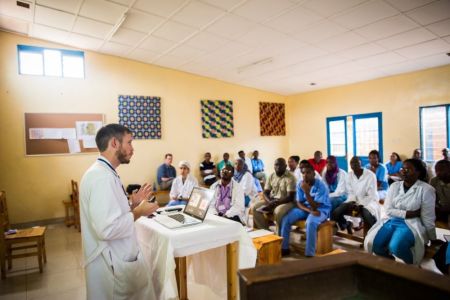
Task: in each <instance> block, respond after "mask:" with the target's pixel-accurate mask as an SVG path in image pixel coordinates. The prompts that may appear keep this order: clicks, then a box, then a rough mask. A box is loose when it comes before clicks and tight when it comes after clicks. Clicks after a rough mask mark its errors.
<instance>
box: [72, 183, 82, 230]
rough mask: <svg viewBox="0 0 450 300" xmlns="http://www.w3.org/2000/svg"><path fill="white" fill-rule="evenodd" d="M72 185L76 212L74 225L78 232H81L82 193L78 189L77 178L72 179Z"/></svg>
mask: <svg viewBox="0 0 450 300" xmlns="http://www.w3.org/2000/svg"><path fill="white" fill-rule="evenodd" d="M71 185H72V195H71V198H72V205H73V212H74V226H75V229H77V230H78V232H81V224H80V193H79V190H78V182H76V181H75V180H71Z"/></svg>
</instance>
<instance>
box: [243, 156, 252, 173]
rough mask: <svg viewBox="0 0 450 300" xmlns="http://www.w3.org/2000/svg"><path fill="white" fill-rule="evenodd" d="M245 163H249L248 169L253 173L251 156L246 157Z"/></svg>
mask: <svg viewBox="0 0 450 300" xmlns="http://www.w3.org/2000/svg"><path fill="white" fill-rule="evenodd" d="M245 164H246V165H247V167H248V170H249V171H250V173H251V174H253V165H252V160H251V159H250V158H249V157H246V158H245Z"/></svg>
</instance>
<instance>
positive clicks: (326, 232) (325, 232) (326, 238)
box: [294, 220, 336, 254]
mask: <svg viewBox="0 0 450 300" xmlns="http://www.w3.org/2000/svg"><path fill="white" fill-rule="evenodd" d="M335 224H336V223H335V222H334V221H325V222H323V223H322V224H320V225H319V227H318V228H317V242H316V254H325V253H328V252H331V251H333V228H334V226H335ZM294 225H295V226H297V228H298V229H299V230H300V232H301V233H303V234H305V235H306V231H305V229H306V220H301V221H297V222H296V223H295V224H294Z"/></svg>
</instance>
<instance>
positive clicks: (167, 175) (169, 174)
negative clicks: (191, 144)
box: [156, 153, 177, 190]
mask: <svg viewBox="0 0 450 300" xmlns="http://www.w3.org/2000/svg"><path fill="white" fill-rule="evenodd" d="M172 160H173V156H172V154H170V153H167V154H166V155H165V156H164V163H163V164H162V165H160V166H159V168H158V171H157V172H156V178H157V180H158V184H159V188H160V189H161V190H170V188H171V187H172V182H173V180H174V179H175V177H176V176H177V171H176V170H175V168H174V167H173V166H172Z"/></svg>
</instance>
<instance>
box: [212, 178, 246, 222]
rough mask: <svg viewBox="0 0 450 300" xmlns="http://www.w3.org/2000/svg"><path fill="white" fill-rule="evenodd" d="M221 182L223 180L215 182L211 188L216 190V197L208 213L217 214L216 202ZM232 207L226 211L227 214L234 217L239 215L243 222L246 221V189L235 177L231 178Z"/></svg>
mask: <svg viewBox="0 0 450 300" xmlns="http://www.w3.org/2000/svg"><path fill="white" fill-rule="evenodd" d="M220 184H222V181H221V180H218V181H216V182H214V183H213V184H212V185H211V187H210V189H212V190H214V191H215V192H214V197H213V200H212V201H211V204H210V206H209V210H208V213H211V214H214V215H217V213H218V212H217V210H216V202H217V201H218V199H219V192H220V186H219V185H220ZM229 184H231V207H230V209H229V210H227V212H226V213H225V216H226V217H228V218H232V217H234V216H239V219H241V222H244V221H245V199H244V191H243V190H242V187H241V185H240V184H239V183H238V182H237V181H235V180H234V179H233V178H232V179H231V182H230V183H229Z"/></svg>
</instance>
